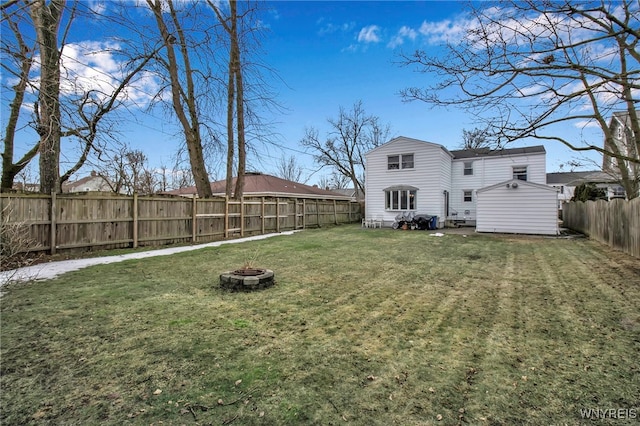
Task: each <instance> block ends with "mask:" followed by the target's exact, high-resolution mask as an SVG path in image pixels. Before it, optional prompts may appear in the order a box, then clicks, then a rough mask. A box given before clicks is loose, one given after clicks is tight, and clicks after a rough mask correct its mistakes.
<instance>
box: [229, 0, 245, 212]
mask: <svg viewBox="0 0 640 426" xmlns="http://www.w3.org/2000/svg"><path fill="white" fill-rule="evenodd" d="M229 6H230V8H231V33H232V34H231V58H232V59H231V63H232V66H233V68H234V70H233V73H234V76H235V83H236V114H237V118H236V124H237V131H238V177H237V179H236V189H235V191H234V192H233V196H234V198H236V199H238V200H239V199H241V198H242V195H243V193H244V174H245V168H246V158H247V154H246V146H245V133H244V87H243V83H242V65H241V63H240V46H239V41H238V13H237V1H235V0H232V1H230V2H229Z"/></svg>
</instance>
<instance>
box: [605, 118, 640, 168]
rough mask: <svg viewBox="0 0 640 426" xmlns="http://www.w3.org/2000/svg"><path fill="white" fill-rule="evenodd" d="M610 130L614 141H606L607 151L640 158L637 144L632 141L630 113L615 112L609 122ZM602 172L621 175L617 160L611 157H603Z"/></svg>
mask: <svg viewBox="0 0 640 426" xmlns="http://www.w3.org/2000/svg"><path fill="white" fill-rule="evenodd" d="M609 130H610V131H611V134H612V135H613V140H612V141H607V140H605V141H604V149H605V151H608V152H616V151H617V152H619V153H620V154H621V155H624V156H626V157H631V158H640V153H638V152H637V150H636V146H635V143H634V142H633V141H632V138H633V131H632V130H631V119H630V115H629V113H627V112H620V111H619V112H614V113H613V114H612V115H611V119H610V120H609ZM614 145H615V146H614ZM627 166H628V161H627ZM602 170H603V171H604V172H605V173H610V174H614V175H617V174H618V173H619V169H618V161H617V159H616V158H615V157H611V156H610V155H606V154H605V155H603V157H602Z"/></svg>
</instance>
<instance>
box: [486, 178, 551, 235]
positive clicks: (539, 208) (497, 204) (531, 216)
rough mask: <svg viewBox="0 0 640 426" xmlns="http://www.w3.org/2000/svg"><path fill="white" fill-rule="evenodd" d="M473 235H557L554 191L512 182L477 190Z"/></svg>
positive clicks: (546, 187) (548, 188) (529, 184)
mask: <svg viewBox="0 0 640 426" xmlns="http://www.w3.org/2000/svg"><path fill="white" fill-rule="evenodd" d="M476 196H477V197H476V198H477V209H478V213H477V218H476V231H478V232H497V233H515V234H538V235H557V234H558V210H557V193H556V190H555V188H553V187H550V186H546V185H539V184H532V183H529V182H524V181H520V180H517V179H513V180H510V181H506V182H502V183H499V184H495V185H492V186H490V187H487V188H483V189H480V190H479V191H478V192H477V194H476Z"/></svg>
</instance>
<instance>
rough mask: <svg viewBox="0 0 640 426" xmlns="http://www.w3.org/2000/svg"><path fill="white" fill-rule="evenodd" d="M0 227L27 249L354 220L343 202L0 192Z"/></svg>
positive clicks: (149, 242) (352, 206) (151, 241)
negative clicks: (16, 234)
mask: <svg viewBox="0 0 640 426" xmlns="http://www.w3.org/2000/svg"><path fill="white" fill-rule="evenodd" d="M0 214H1V215H2V216H1V217H0V219H1V221H0V223H2V226H3V229H5V228H4V227H7V226H12V227H20V229H21V231H20V232H21V234H22V235H24V237H25V240H28V241H29V246H28V251H49V252H50V253H51V254H55V253H56V252H57V251H59V250H71V249H80V248H93V247H98V248H101V249H110V248H125V247H138V246H154V245H155V246H157V245H166V244H176V243H204V242H210V241H217V240H222V239H227V238H234V237H244V236H251V235H260V234H266V233H271V232H281V231H288V230H295V229H304V228H309V227H321V226H324V225H329V224H335V225H338V224H342V223H351V222H357V221H359V220H360V217H361V213H360V205H359V204H358V203H356V202H351V201H348V200H319V199H310V198H302V197H301V198H286V197H247V198H243V199H242V200H240V201H236V200H230V199H228V198H221V197H220V198H210V199H196V198H183V197H180V198H173V197H172V198H168V197H159V196H155V197H153V196H150V197H138V196H137V195H135V194H134V195H133V196H132V197H125V196H116V195H97V194H89V195H84V194H83V195H71V194H58V195H55V194H54V195H51V196H48V195H39V194H38V195H31V194H29V195H16V194H0Z"/></svg>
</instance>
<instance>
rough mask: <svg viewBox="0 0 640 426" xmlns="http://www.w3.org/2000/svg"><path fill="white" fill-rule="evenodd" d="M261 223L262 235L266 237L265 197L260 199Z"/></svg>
mask: <svg viewBox="0 0 640 426" xmlns="http://www.w3.org/2000/svg"><path fill="white" fill-rule="evenodd" d="M260 222H261V229H262V235H264V197H261V198H260Z"/></svg>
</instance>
